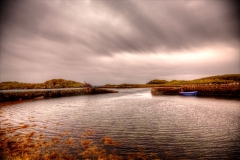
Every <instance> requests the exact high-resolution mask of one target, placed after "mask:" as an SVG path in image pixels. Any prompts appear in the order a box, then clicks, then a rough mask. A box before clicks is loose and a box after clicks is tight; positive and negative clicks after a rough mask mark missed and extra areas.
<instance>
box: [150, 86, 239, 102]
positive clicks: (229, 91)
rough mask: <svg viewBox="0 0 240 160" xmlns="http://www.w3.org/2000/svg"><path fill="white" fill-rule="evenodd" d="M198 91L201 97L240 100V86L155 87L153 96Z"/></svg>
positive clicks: (152, 92)
mask: <svg viewBox="0 0 240 160" xmlns="http://www.w3.org/2000/svg"><path fill="white" fill-rule="evenodd" d="M181 90H183V91H185V92H189V91H198V92H197V96H199V97H216V98H234V99H240V86H239V85H202V86H201V85H199V86H195V85H189V86H182V87H153V88H152V89H151V94H152V95H179V92H180V91H181Z"/></svg>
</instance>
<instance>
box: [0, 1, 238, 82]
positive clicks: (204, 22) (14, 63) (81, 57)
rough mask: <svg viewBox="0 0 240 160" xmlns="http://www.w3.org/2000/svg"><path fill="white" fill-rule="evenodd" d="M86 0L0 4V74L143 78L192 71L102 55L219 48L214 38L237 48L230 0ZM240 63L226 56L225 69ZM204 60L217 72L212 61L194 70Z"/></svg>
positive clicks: (117, 79) (199, 70) (3, 76)
mask: <svg viewBox="0 0 240 160" xmlns="http://www.w3.org/2000/svg"><path fill="white" fill-rule="evenodd" d="M89 2H90V3H89V4H87V3H85V1H57V0H56V1H54V0H53V1H30V0H22V1H18V2H17V1H14V0H12V1H11V0H10V1H8V2H7V3H6V4H5V8H4V7H2V6H3V5H1V7H2V8H1V17H0V18H1V24H0V26H1V28H0V36H1V41H0V43H1V44H0V45H1V52H0V76H1V77H0V81H3V80H8V79H14V77H16V78H17V77H21V79H22V80H23V81H24V78H25V81H26V79H27V78H26V75H32V76H31V77H33V78H32V79H34V81H37V80H38V81H40V82H41V81H44V80H47V79H50V78H57V77H59V78H64V76H66V77H69V78H68V79H71V78H73V79H76V80H79V81H82V79H79V77H82V78H83V79H84V80H87V81H90V82H91V81H94V80H93V79H96V77H97V76H100V77H101V78H100V79H101V82H102V83H104V82H107V81H108V80H106V79H109V80H113V81H115V82H118V83H121V82H123V80H124V81H125V82H127V81H129V82H130V81H131V82H133V81H136V82H141V83H143V82H144V81H146V80H148V79H149V78H148V76H149V77H153V78H157V76H158V75H161V76H163V77H164V76H165V77H168V75H169V73H171V74H173V75H178V73H182V74H185V75H187V74H195V73H193V72H194V71H192V70H189V69H187V68H182V66H178V62H175V64H174V65H173V64H168V63H164V62H161V63H162V64H161V65H159V64H157V63H155V62H147V63H146V61H145V62H144V61H139V62H138V61H136V60H135V59H130V60H129V61H126V59H124V60H122V59H121V60H120V61H119V62H115V61H113V62H109V63H108V62H102V61H101V58H102V57H105V56H106V57H111V58H113V59H114V58H116V57H115V56H116V55H118V54H121V56H125V55H124V53H129V54H134V55H139V56H145V55H147V54H149V55H150V54H152V53H156V54H167V55H168V54H169V53H172V54H177V53H179V54H180V53H182V52H183V51H192V53H194V51H196V50H201V48H208V47H210V48H211V47H215V48H217V47H216V46H217V45H220V46H221V45H223V46H226V47H229V48H234V49H236V50H237V51H238V52H239V21H238V19H237V16H236V13H237V9H236V8H235V7H234V6H233V4H232V3H229V2H226V1H162V0H161V1H145V0H138V1H129V0H124V1H112V0H111V1H105V0H103V1H101V0H99V1H89ZM169 55H170V54H169ZM230 56H235V55H230ZM116 59H117V58H116ZM146 59H147V58H146ZM215 61H216V60H213V62H215ZM105 63H107V64H105ZM231 64H232V65H231ZM238 64H239V63H238V62H236V61H232V62H227V63H226V64H225V65H224V66H225V68H226V70H225V71H226V72H231V71H232V72H237V70H236V69H235V67H237V65H238ZM209 66H211V67H212V68H213V69H212V72H214V71H216V73H220V70H223V69H224V68H223V67H218V65H217V63H214V66H212V65H210V64H207V65H206V67H205V68H204V67H202V68H201V67H199V66H197V67H196V68H195V70H196V71H197V73H199V74H200V73H201V74H202V73H203V72H205V71H204V70H206V68H209ZM93 68H97V70H93ZM193 68H194V67H193ZM218 68H220V69H218ZM181 71H183V72H181ZM222 72H223V71H222ZM14 75H16V76H14ZM24 75H25V76H24ZM40 75H42V76H40ZM101 75H103V76H101ZM134 77H135V78H134ZM100 79H98V80H99V81H100ZM136 79H137V80H136ZM150 79H151V78H150ZM95 81H97V80H95ZM108 83H111V81H110V82H108Z"/></svg>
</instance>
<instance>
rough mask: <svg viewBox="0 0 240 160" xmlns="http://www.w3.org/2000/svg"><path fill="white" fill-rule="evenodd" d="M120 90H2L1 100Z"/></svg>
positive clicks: (14, 100) (22, 99) (34, 98)
mask: <svg viewBox="0 0 240 160" xmlns="http://www.w3.org/2000/svg"><path fill="white" fill-rule="evenodd" d="M117 92H118V91H114V90H109V89H100V88H84V89H74V90H52V91H26V92H2V93H0V102H1V103H2V102H16V101H25V100H38V99H47V98H57V97H68V96H77V95H91V94H106V93H117Z"/></svg>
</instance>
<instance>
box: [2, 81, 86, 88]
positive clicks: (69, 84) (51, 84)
mask: <svg viewBox="0 0 240 160" xmlns="http://www.w3.org/2000/svg"><path fill="white" fill-rule="evenodd" d="M83 86H85V84H83V83H80V82H75V81H71V80H65V79H52V80H48V81H46V82H44V83H22V82H16V81H14V82H1V83H0V89H2V90H3V89H45V88H46V89H51V88H78V87H83Z"/></svg>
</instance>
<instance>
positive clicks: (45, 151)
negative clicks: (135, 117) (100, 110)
mask: <svg viewBox="0 0 240 160" xmlns="http://www.w3.org/2000/svg"><path fill="white" fill-rule="evenodd" d="M1 113H2V112H1ZM0 115H1V114H0ZM32 118H34V117H30V118H29V120H31V119H32ZM30 122H31V121H30ZM0 123H1V128H0V159H6V160H52V159H54V160H55V159H57V160H75V159H88V160H123V159H131V160H134V159H142V160H147V159H157V156H156V155H155V154H147V153H146V152H145V151H144V149H139V152H137V153H128V154H125V155H126V156H123V154H121V153H119V152H118V151H117V148H118V147H119V146H120V143H118V142H116V141H114V140H113V139H112V138H110V137H108V136H105V137H103V138H101V139H99V140H96V138H94V134H95V133H94V132H93V131H92V130H87V131H86V132H85V133H83V134H82V136H80V138H79V139H74V138H71V137H70V134H71V133H70V132H64V133H61V134H59V135H56V136H55V137H53V138H49V137H47V136H44V134H43V133H41V132H39V133H38V132H37V131H36V130H34V127H36V125H35V124H33V125H30V124H24V123H22V122H21V123H18V125H17V126H16V124H15V125H14V124H12V123H10V122H9V120H8V119H3V120H1V121H0ZM37 127H38V128H42V127H41V126H37Z"/></svg>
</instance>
